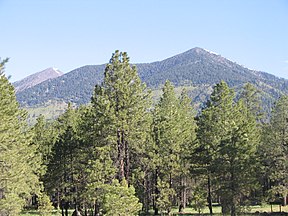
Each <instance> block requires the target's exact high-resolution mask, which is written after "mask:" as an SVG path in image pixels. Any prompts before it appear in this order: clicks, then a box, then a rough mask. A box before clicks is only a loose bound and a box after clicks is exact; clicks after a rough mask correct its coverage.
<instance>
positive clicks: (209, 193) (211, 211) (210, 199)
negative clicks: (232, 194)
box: [207, 174, 213, 215]
mask: <svg viewBox="0 0 288 216" xmlns="http://www.w3.org/2000/svg"><path fill="white" fill-rule="evenodd" d="M207 190H208V197H207V201H208V208H209V212H210V215H213V209H212V196H211V179H210V174H208V182H207Z"/></svg>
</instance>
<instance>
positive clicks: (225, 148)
mask: <svg viewBox="0 0 288 216" xmlns="http://www.w3.org/2000/svg"><path fill="white" fill-rule="evenodd" d="M233 100H234V92H233V91H232V90H231V89H229V87H228V85H227V84H226V83H224V82H221V83H219V84H217V85H216V86H215V87H214V91H213V93H212V95H211V98H210V100H209V101H208V103H207V104H208V107H207V108H206V109H205V110H203V112H202V113H201V115H200V117H199V121H198V127H199V130H198V138H199V143H200V147H199V149H200V150H201V151H202V153H204V154H202V155H206V156H205V157H203V158H202V162H201V163H202V164H203V166H204V167H205V168H206V170H207V173H208V195H209V197H208V201H209V203H210V204H209V206H210V213H211V211H212V207H211V185H209V184H211V179H214V184H215V185H216V186H217V191H216V192H217V194H218V195H220V199H221V206H222V212H223V213H224V214H228V213H230V214H231V215H236V214H237V212H238V211H240V210H241V209H239V207H240V201H242V200H243V198H244V197H246V196H248V195H249V193H250V191H251V189H252V188H253V186H254V185H255V176H254V175H253V173H254V172H255V170H256V169H255V167H256V147H257V142H258V137H259V136H258V134H257V128H256V120H255V118H254V116H253V115H252V114H251V113H250V111H249V110H248V107H247V106H245V105H244V102H243V101H242V100H240V101H239V102H238V103H235V102H234V101H233Z"/></svg>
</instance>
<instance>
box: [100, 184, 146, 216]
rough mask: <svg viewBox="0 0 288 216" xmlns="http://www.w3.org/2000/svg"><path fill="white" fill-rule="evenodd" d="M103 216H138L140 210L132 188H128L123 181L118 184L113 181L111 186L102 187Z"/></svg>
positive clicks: (140, 205) (139, 204)
mask: <svg viewBox="0 0 288 216" xmlns="http://www.w3.org/2000/svg"><path fill="white" fill-rule="evenodd" d="M103 189H104V194H105V195H104V203H103V212H104V215H107V216H108V215H109V216H110V215H111V216H132V215H138V214H139V211H140V210H141V208H142V204H141V203H139V199H138V198H137V197H136V196H135V189H134V187H133V186H130V187H128V184H127V182H126V180H125V179H123V180H122V181H121V183H119V182H118V181H117V180H113V181H112V183H111V184H107V185H105V186H104V188H103Z"/></svg>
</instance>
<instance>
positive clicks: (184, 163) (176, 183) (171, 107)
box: [152, 81, 195, 214]
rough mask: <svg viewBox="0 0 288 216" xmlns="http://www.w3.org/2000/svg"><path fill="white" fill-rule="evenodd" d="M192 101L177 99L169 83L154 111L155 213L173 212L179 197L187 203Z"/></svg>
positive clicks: (182, 204) (192, 134)
mask: <svg viewBox="0 0 288 216" xmlns="http://www.w3.org/2000/svg"><path fill="white" fill-rule="evenodd" d="M190 103H191V101H190V99H189V98H188V96H187V94H186V93H185V92H182V94H181V97H180V98H177V96H176V94H175V92H174V87H173V85H172V84H171V83H170V82H169V81H166V83H165V85H164V87H163V95H162V97H161V98H160V101H159V103H158V104H157V105H156V107H155V110H154V112H153V115H154V117H153V129H152V130H153V132H152V134H153V139H154V142H155V147H154V148H155V149H154V153H155V156H154V163H155V173H154V176H155V179H154V181H155V192H154V193H155V200H156V202H155V203H156V205H155V206H154V210H155V214H157V213H158V207H160V208H162V210H163V207H165V210H166V211H168V212H169V211H170V210H171V206H172V205H173V204H175V203H172V201H173V200H175V199H174V198H176V197H177V196H176V195H177V194H178V200H179V201H180V202H179V203H181V206H183V207H185V203H186V187H187V185H186V183H187V182H186V180H187V177H188V173H189V172H188V171H189V163H188V160H187V158H188V155H189V152H192V148H193V141H194V140H195V124H194V120H193V109H192V107H191V104H190Z"/></svg>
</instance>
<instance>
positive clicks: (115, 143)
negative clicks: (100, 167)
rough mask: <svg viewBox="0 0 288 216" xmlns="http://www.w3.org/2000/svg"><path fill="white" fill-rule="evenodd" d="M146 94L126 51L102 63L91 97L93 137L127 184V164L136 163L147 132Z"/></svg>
mask: <svg viewBox="0 0 288 216" xmlns="http://www.w3.org/2000/svg"><path fill="white" fill-rule="evenodd" d="M149 95H150V94H149V91H148V90H147V89H146V86H145V84H143V83H141V80H140V78H139V76H138V74H137V70H136V67H135V66H132V67H131V66H130V64H129V57H128V56H127V53H125V52H119V51H116V52H115V53H114V54H113V55H112V58H111V60H110V63H109V64H107V66H106V69H105V73H104V81H103V83H102V84H101V85H96V87H95V91H94V95H93V97H92V105H93V112H94V113H93V114H92V115H93V116H94V119H95V122H94V124H93V128H94V130H93V133H94V135H95V136H94V137H95V138H96V139H97V140H95V141H96V142H98V144H97V145H108V146H110V148H111V158H112V159H113V161H115V164H116V166H117V170H118V174H117V178H118V180H120V181H121V180H122V179H124V178H125V179H126V181H127V182H128V185H130V183H131V176H132V173H131V167H135V166H136V167H137V163H136V161H137V159H138V157H137V155H138V153H139V152H142V151H143V146H144V143H145V140H146V137H147V134H148V132H149V124H148V122H147V118H146V117H147V115H148V112H149V109H150V103H151V101H150V96H149Z"/></svg>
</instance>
